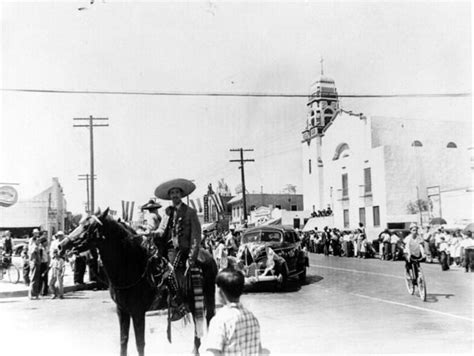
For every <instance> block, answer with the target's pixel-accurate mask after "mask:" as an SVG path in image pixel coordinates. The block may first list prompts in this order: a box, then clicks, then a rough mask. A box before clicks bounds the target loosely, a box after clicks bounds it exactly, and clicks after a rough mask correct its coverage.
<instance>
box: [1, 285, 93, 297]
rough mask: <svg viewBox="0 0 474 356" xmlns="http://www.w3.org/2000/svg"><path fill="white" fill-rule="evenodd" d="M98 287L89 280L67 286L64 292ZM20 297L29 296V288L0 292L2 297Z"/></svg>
mask: <svg viewBox="0 0 474 356" xmlns="http://www.w3.org/2000/svg"><path fill="white" fill-rule="evenodd" d="M96 288H98V283H97V282H88V283H84V284H77V285H73V286H65V287H64V293H71V292H78V291H81V290H93V289H96ZM19 297H28V289H23V290H16V291H12V292H0V299H1V298H19Z"/></svg>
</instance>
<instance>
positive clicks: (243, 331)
mask: <svg viewBox="0 0 474 356" xmlns="http://www.w3.org/2000/svg"><path fill="white" fill-rule="evenodd" d="M260 348H261V343H260V325H259V323H258V320H257V318H256V317H255V316H254V315H253V314H252V313H251V312H250V311H248V310H247V309H245V308H244V307H243V305H242V304H241V303H229V304H226V305H225V306H224V307H223V308H222V309H221V310H220V311H219V312H217V314H216V316H215V317H214V318H212V320H211V324H210V325H209V331H208V334H207V344H206V349H207V350H218V351H221V352H222V353H223V354H224V355H258V354H259V352H260Z"/></svg>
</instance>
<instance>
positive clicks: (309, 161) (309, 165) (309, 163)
mask: <svg viewBox="0 0 474 356" xmlns="http://www.w3.org/2000/svg"><path fill="white" fill-rule="evenodd" d="M308 168H309V174H311V160H308Z"/></svg>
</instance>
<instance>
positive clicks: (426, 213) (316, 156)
mask: <svg viewBox="0 0 474 356" xmlns="http://www.w3.org/2000/svg"><path fill="white" fill-rule="evenodd" d="M470 133H471V127H470V125H469V123H465V122H456V121H443V120H430V121H428V120H421V119H417V118H416V117H414V118H393V117H384V116H367V115H363V114H359V113H353V112H352V111H350V108H342V107H341V105H340V102H339V97H338V92H337V88H336V84H335V81H334V79H332V78H330V77H328V76H325V75H323V72H322V70H321V76H320V78H318V79H317V80H316V81H315V82H314V84H313V85H312V86H311V88H310V95H309V97H308V103H307V118H306V121H305V124H304V130H303V131H302V141H301V144H302V159H303V162H302V163H303V195H304V209H305V210H310V211H317V210H321V209H326V208H327V207H331V208H332V210H333V212H334V215H333V224H334V225H333V227H337V228H339V229H346V230H347V229H354V228H357V227H358V225H359V223H363V224H364V225H365V226H366V229H367V231H368V232H369V231H370V230H372V231H373V232H374V233H375V232H378V231H381V230H382V229H384V228H387V227H388V228H392V229H403V228H406V227H407V224H409V223H411V222H418V223H422V224H426V223H428V222H429V220H430V219H431V218H433V217H441V216H442V211H441V205H440V197H441V196H442V194H443V192H451V191H460V192H462V193H463V194H464V193H466V194H467V195H468V196H469V197H470V198H469V199H470V206H472V187H471V182H472V167H471V164H472V163H471V159H472V158H471V155H472V147H471V146H472V143H471V137H470ZM466 194H464V196H465V195H466ZM469 199H468V200H469ZM464 201H466V199H464ZM468 209H470V210H471V211H470V213H471V214H472V209H471V208H470V207H469V208H468ZM445 213H446V212H445ZM471 216H472V215H471Z"/></svg>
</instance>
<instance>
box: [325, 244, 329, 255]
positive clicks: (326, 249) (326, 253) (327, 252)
mask: <svg viewBox="0 0 474 356" xmlns="http://www.w3.org/2000/svg"><path fill="white" fill-rule="evenodd" d="M324 254H325V255H326V256H329V241H326V242H325V243H324Z"/></svg>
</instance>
